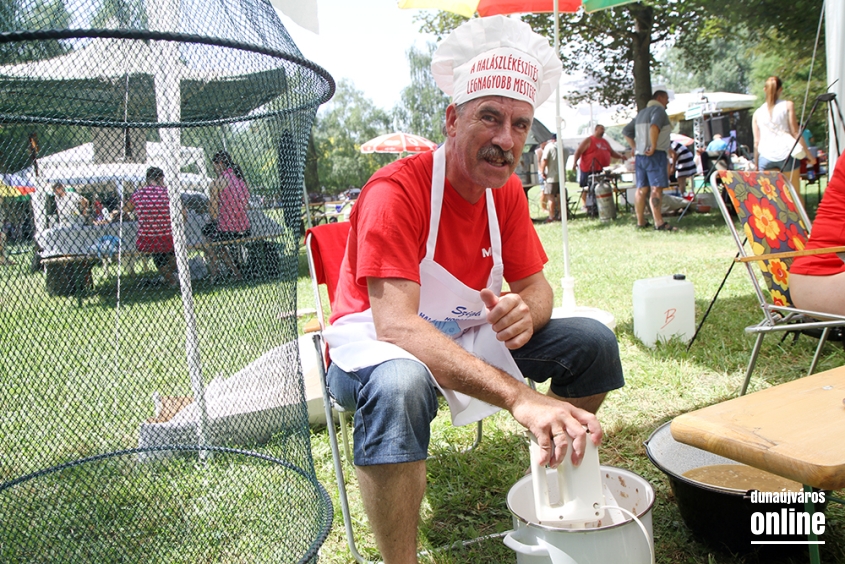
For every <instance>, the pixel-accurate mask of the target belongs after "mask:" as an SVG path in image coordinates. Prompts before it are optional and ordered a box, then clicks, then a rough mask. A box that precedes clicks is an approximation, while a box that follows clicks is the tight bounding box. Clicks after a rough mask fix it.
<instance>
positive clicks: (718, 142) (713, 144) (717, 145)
mask: <svg viewBox="0 0 845 564" xmlns="http://www.w3.org/2000/svg"><path fill="white" fill-rule="evenodd" d="M727 148H728V142H727V141H725V140H724V139H722V136H721V135H720V134H718V133H717V134H715V135H714V136H713V139H711V140H710V143H708V144H707V152H708V153H709V152H711V151H712V152H714V153H721V152H722V151H724V150H725V149H727Z"/></svg>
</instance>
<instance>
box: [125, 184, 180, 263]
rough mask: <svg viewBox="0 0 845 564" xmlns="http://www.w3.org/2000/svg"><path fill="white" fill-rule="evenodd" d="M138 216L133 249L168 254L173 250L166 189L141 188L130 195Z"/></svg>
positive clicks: (157, 187) (156, 187) (160, 187)
mask: <svg viewBox="0 0 845 564" xmlns="http://www.w3.org/2000/svg"><path fill="white" fill-rule="evenodd" d="M132 202H133V203H134V204H135V214H136V215H137V216H138V236H137V239H136V240H135V248H136V249H138V250H139V251H141V252H142V253H169V252H170V251H172V250H173V234H172V233H171V231H170V202H169V200H168V198H167V188H165V187H163V186H155V185H153V186H149V185H148V186H141V187H140V188H138V189H137V190H135V193H134V194H132Z"/></svg>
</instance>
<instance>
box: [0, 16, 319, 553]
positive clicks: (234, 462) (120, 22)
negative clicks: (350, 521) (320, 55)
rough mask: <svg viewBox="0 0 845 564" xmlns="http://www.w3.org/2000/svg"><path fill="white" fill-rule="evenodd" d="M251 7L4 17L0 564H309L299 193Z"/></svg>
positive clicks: (301, 159) (305, 68) (291, 111)
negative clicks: (298, 292) (300, 327)
mask: <svg viewBox="0 0 845 564" xmlns="http://www.w3.org/2000/svg"><path fill="white" fill-rule="evenodd" d="M333 93H334V82H333V80H332V78H331V76H329V75H328V73H327V72H326V71H325V70H323V69H322V68H320V67H319V66H317V65H315V64H313V63H311V62H309V61H307V60H306V59H304V58H303V57H302V54H301V53H300V52H299V50H298V49H297V47H296V45H295V44H294V42H293V41H292V40H291V38H290V36H289V35H288V33H287V31H286V30H285V28H284V26H283V25H282V23H281V21H280V19H279V16H278V15H277V13H276V11H275V10H274V9H273V7H272V6H271V5H270V3H269V1H268V0H8V1H4V2H2V3H0V228H2V234H1V235H0V350H2V354H0V523H2V526H0V562H16V563H17V562H63V563H65V562H98V563H103V562H162V563H164V562H166V563H171V562H186V563H188V562H191V563H193V562H285V563H286V562H316V561H317V554H318V550H319V547H320V545H321V544H322V542H323V540H324V539H325V537H326V535H327V533H328V530H329V529H330V527H331V521H332V508H331V503H330V501H329V498H328V496H327V494H326V491H325V490H324V488H323V487H322V486H321V485H320V484H319V482H318V481H317V479H316V476H315V472H314V463H313V460H312V456H311V450H310V448H311V447H310V430H309V415H308V404H307V402H306V388H305V384H304V379H303V369H302V362H301V357H302V356H303V355H311V356H312V357H313V355H314V354H315V352H314V349H313V345H310V344H309V343H310V341H309V342H303V339H302V338H298V329H297V316H296V312H297V306H296V284H297V277H298V276H299V273H300V271H301V269H302V265H303V264H304V263H303V262H302V261H303V258H302V257H301V253H300V248H301V242H302V217H303V212H302V209H303V206H302V204H303V175H304V169H305V164H306V153H307V148H308V140H309V138H310V132H311V126H312V123H313V120H314V117H315V114H316V111H317V108H318V107H319V105H320V104H322V103H324V102H326V101H327V100H328V99H329V98H331V96H332V94H333Z"/></svg>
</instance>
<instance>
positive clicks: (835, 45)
mask: <svg viewBox="0 0 845 564" xmlns="http://www.w3.org/2000/svg"><path fill="white" fill-rule="evenodd" d="M824 10H825V38H826V42H827V44H826V46H825V47H826V55H827V83H828V84H832V86H831V88H830V91H831V92H833V93H834V94H836V101H837V102H839V104H840V105H841V104H842V101H843V100H845V34H843V31H845V2H842V0H826V1H825V4H824ZM829 125H830V132H831V135H830V146H829V147H828V165H827V167H828V170H829V171H833V168H834V167H835V166H836V159H837V156H838V155H837V154H836V142H835V136H834V133H835V134H836V135H838V136H839V139H840V143H842V142H843V141H845V128H844V126H843V124H842V122H841V120H840V122H839V123H836V122H834V123H830V124H829Z"/></svg>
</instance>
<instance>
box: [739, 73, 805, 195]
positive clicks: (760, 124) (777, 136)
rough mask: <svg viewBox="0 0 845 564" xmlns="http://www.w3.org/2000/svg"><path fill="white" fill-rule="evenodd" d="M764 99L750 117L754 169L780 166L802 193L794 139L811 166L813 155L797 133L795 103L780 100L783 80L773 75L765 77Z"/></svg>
mask: <svg viewBox="0 0 845 564" xmlns="http://www.w3.org/2000/svg"><path fill="white" fill-rule="evenodd" d="M764 91H765V92H766V102H765V103H764V104H763V105H762V106H760V107H759V108H757V110H756V111H755V112H754V117H753V118H752V119H751V127H752V129H753V130H754V163H755V164H756V165H757V170H779V171H781V172H783V173H784V174H786V177H787V178H788V179H789V182H790V184H792V186H793V187H794V188H795V190H796V191H797V192H798V193H799V194H801V184H800V182H801V167H800V164H799V161H798V160H797V159H795V157H793V156H792V155H791V154H790V151H791V150H792V147H793V146H794V145H795V140H796V139H797V140H798V143H799V145H801V146H802V147H803V148H804V152H805V153H806V155H807V160H808V162H809V165H810V166H813V165H815V164H816V159H815V157H814V156H813V155H811V154H810V149H809V147H807V142H806V141H805V140H804V137H803V136H801V135H799V134H798V121H797V120H796V119H795V105H794V104H793V103H792V102H791V101H789V100H782V99H781V97H780V96H781V94H782V93H783V81H781V79H780V78H778V77H776V76H770V77H769V78H767V79H766V85H765V87H764Z"/></svg>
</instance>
